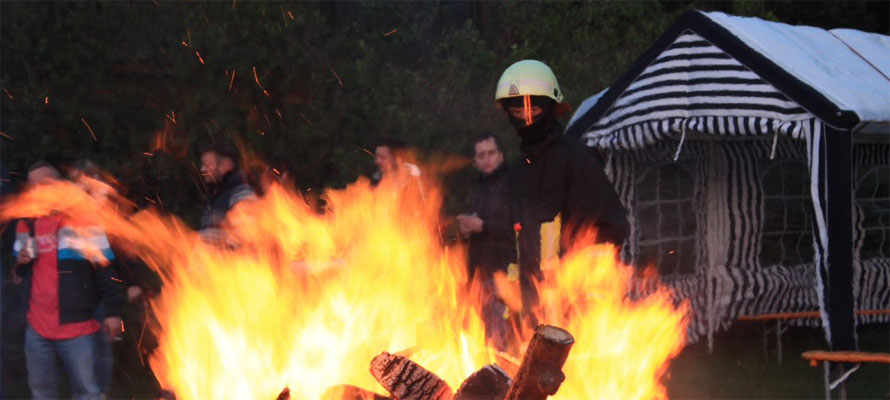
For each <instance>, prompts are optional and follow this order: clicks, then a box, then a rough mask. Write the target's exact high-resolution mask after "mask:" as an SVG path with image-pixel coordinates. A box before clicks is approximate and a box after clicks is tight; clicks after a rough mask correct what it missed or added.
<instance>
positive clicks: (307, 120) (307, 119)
mask: <svg viewBox="0 0 890 400" xmlns="http://www.w3.org/2000/svg"><path fill="white" fill-rule="evenodd" d="M300 116H301V117H303V119H304V120H306V123H307V124H309V126H312V121H310V120H309V118H306V116H305V115H303V113H300Z"/></svg>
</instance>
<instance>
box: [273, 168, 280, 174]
mask: <svg viewBox="0 0 890 400" xmlns="http://www.w3.org/2000/svg"><path fill="white" fill-rule="evenodd" d="M272 172H274V173H275V175H281V172H279V171H278V170H277V169H275V168H272Z"/></svg>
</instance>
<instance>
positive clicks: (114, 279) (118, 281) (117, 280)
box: [111, 276, 124, 283]
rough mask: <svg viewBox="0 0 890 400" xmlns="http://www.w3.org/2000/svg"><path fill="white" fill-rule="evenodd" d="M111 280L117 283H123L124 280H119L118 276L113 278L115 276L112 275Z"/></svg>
mask: <svg viewBox="0 0 890 400" xmlns="http://www.w3.org/2000/svg"><path fill="white" fill-rule="evenodd" d="M111 280H113V281H115V282H117V283H124V281H122V280H120V279H119V278H115V277H113V276H112V277H111Z"/></svg>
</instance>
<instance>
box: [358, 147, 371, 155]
mask: <svg viewBox="0 0 890 400" xmlns="http://www.w3.org/2000/svg"><path fill="white" fill-rule="evenodd" d="M360 149H362V151H364V152H365V153H368V155H369V156H371V157H374V153H372V152H371V150H368V149H366V148H364V147H360Z"/></svg>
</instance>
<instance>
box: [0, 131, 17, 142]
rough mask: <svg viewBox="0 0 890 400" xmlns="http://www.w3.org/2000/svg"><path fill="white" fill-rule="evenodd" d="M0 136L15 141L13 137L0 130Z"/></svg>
mask: <svg viewBox="0 0 890 400" xmlns="http://www.w3.org/2000/svg"><path fill="white" fill-rule="evenodd" d="M0 136H3V137H5V138H7V139H9V140H12V141H13V142H14V141H15V139H13V138H12V136H9V135H7V134H5V133H3V132H0Z"/></svg>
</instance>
